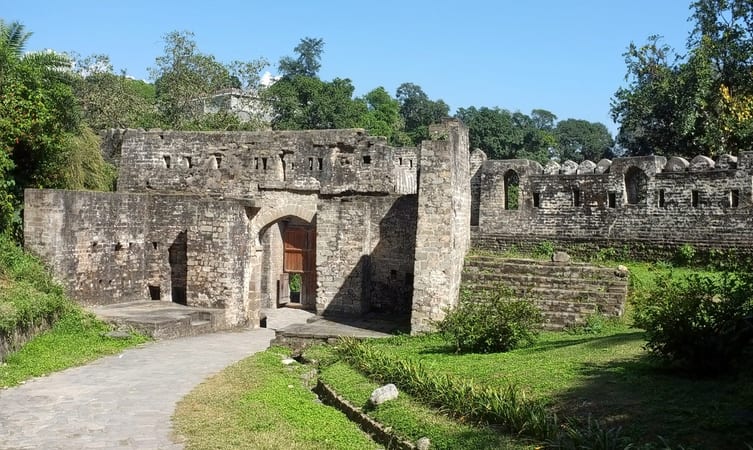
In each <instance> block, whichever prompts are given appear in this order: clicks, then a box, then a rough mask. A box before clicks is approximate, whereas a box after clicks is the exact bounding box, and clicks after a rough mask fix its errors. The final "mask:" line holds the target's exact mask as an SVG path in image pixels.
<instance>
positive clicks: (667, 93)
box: [611, 0, 753, 156]
mask: <svg viewBox="0 0 753 450" xmlns="http://www.w3.org/2000/svg"><path fill="white" fill-rule="evenodd" d="M691 9H692V10H693V14H692V16H691V19H690V20H692V21H693V22H694V28H693V32H692V34H691V35H690V37H689V39H688V41H687V44H686V51H687V53H686V54H685V55H679V54H678V53H676V52H675V51H674V49H672V48H670V47H668V46H667V45H665V44H663V43H662V40H661V38H660V37H659V36H651V37H649V39H648V42H647V43H646V44H645V45H642V46H637V45H635V44H632V43H631V44H630V46H629V47H628V50H627V52H626V53H625V62H626V65H627V75H626V81H627V82H628V84H627V86H626V87H622V88H620V89H618V90H617V92H616V93H615V96H614V99H613V101H612V106H611V109H612V117H613V119H614V120H615V122H618V123H620V132H619V135H618V138H617V140H618V143H619V144H620V145H621V146H623V147H625V148H626V149H627V152H628V154H631V155H643V154H651V153H655V154H664V155H670V154H671V155H685V156H694V155H697V154H703V155H708V156H714V155H717V154H721V153H737V152H739V151H740V150H741V149H746V148H750V146H751V144H753V25H751V24H753V3H751V2H750V1H749V0H698V1H695V2H693V3H692V4H691Z"/></svg>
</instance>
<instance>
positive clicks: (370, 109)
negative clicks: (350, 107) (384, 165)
mask: <svg viewBox="0 0 753 450" xmlns="http://www.w3.org/2000/svg"><path fill="white" fill-rule="evenodd" d="M360 100H361V101H363V102H364V103H365V104H366V109H367V111H366V113H365V114H364V115H363V116H362V117H361V120H360V126H361V127H363V128H365V129H366V130H367V131H368V132H369V134H371V135H372V136H384V137H386V138H387V139H388V140H389V141H390V142H391V143H393V144H396V145H410V139H409V138H408V136H407V135H406V134H405V132H404V131H403V119H402V118H401V117H400V103H398V101H397V100H396V99H394V98H392V96H390V94H389V93H388V92H387V91H386V90H385V89H384V88H383V87H381V86H380V87H378V88H376V89H374V90H372V91H370V92H369V93H367V94H366V95H364V96H363V97H362V98H361V99H360Z"/></svg>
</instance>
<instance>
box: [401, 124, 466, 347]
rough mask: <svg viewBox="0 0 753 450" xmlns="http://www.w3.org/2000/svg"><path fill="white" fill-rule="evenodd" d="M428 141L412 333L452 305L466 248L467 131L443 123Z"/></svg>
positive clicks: (423, 167) (421, 186)
mask: <svg viewBox="0 0 753 450" xmlns="http://www.w3.org/2000/svg"><path fill="white" fill-rule="evenodd" d="M430 136H431V138H432V140H431V141H424V142H423V144H422V145H421V163H420V167H421V172H420V182H419V187H418V223H417V226H416V252H415V268H414V274H415V275H414V277H415V279H414V283H413V310H412V314H411V332H412V333H419V332H422V331H426V330H429V329H431V328H432V327H433V326H432V321H435V320H441V319H442V318H443V317H444V311H445V309H446V308H447V307H450V306H453V305H454V304H456V302H457V298H458V290H459V287H460V275H461V272H462V267H463V258H464V257H465V254H466V252H467V250H468V247H469V244H470V227H469V224H470V219H471V195H470V174H469V158H468V129H467V128H466V127H465V126H464V125H463V124H462V123H460V122H459V121H446V122H445V123H443V124H442V125H438V126H432V127H431V129H430Z"/></svg>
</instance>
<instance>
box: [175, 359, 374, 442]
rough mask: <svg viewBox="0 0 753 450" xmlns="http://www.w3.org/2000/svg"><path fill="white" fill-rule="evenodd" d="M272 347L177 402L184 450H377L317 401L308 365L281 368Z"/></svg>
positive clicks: (178, 428)
mask: <svg viewBox="0 0 753 450" xmlns="http://www.w3.org/2000/svg"><path fill="white" fill-rule="evenodd" d="M287 355H288V351H287V350H286V349H282V348H272V349H270V350H267V351H265V352H262V353H258V354H256V355H253V356H251V357H249V358H247V359H245V360H243V361H241V362H239V363H237V364H234V365H232V366H230V367H228V368H226V369H225V370H223V371H222V372H221V373H219V374H218V375H216V376H214V377H212V378H210V379H208V380H206V381H205V382H204V383H202V384H201V385H199V386H198V387H197V388H196V389H194V390H193V391H192V392H191V393H190V394H189V395H188V396H186V397H185V398H183V400H181V401H180V403H178V407H177V408H176V410H175V414H174V416H173V424H174V426H175V430H176V433H177V434H178V435H180V436H183V437H184V438H185V445H186V448H188V449H236V448H248V449H281V450H283V449H284V450H304V449H311V450H314V449H343V450H351V449H370V448H374V449H375V448H380V447H379V446H378V445H377V444H375V443H374V442H373V441H372V440H371V439H370V438H369V437H368V436H367V435H366V434H365V433H363V432H362V431H361V430H360V429H359V428H358V426H357V425H355V424H353V423H351V422H350V421H349V420H348V419H347V418H346V417H345V415H344V414H342V413H340V412H339V411H337V410H335V409H333V408H330V407H327V406H325V405H323V404H321V403H319V402H317V400H316V396H315V395H314V394H313V393H312V392H311V391H310V390H309V388H308V387H307V386H306V384H310V380H313V377H310V376H309V374H310V373H311V371H312V370H313V369H312V368H311V367H308V366H304V365H301V364H298V363H293V364H291V365H283V364H282V362H281V361H282V359H283V358H284V357H286V356H287Z"/></svg>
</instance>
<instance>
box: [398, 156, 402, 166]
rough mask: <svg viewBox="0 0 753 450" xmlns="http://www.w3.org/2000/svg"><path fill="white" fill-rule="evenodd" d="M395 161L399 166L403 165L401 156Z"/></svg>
mask: <svg viewBox="0 0 753 450" xmlns="http://www.w3.org/2000/svg"><path fill="white" fill-rule="evenodd" d="M397 161H398V163H400V165H401V166H402V165H403V157H402V156H401V157H400V158H398V159H397Z"/></svg>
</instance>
